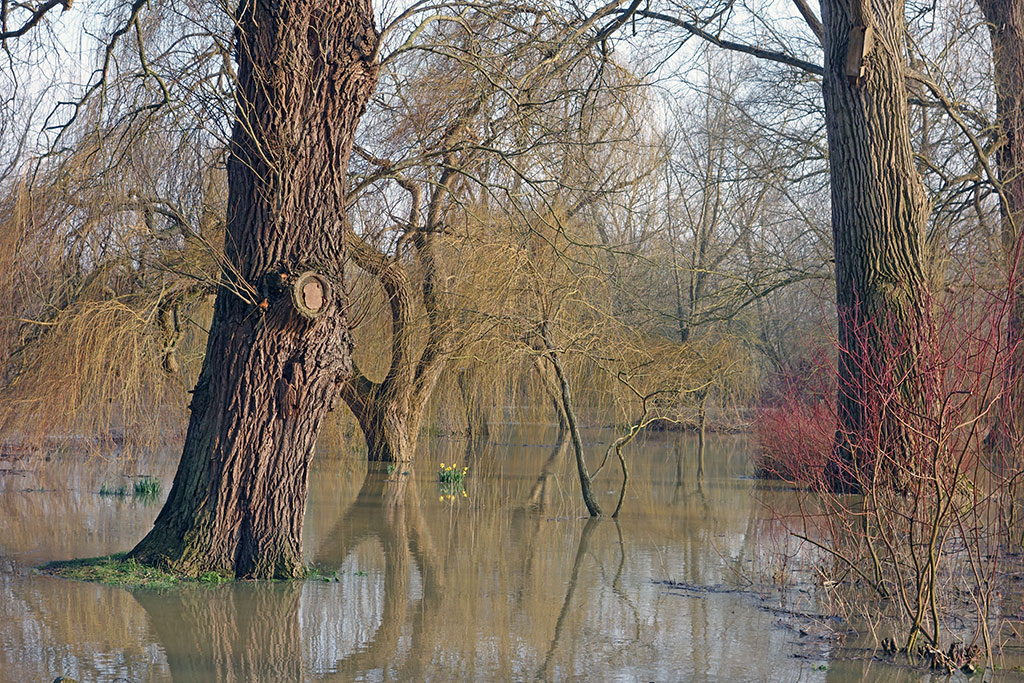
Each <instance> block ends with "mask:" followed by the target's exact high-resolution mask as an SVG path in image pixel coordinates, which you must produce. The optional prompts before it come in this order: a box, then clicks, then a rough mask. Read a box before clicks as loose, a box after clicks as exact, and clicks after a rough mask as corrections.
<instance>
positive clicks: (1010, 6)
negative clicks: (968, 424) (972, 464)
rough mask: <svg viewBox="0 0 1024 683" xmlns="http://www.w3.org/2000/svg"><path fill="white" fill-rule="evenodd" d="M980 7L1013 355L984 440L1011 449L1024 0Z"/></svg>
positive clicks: (1022, 329) (1021, 336) (1019, 301)
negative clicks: (988, 49) (988, 52)
mask: <svg viewBox="0 0 1024 683" xmlns="http://www.w3.org/2000/svg"><path fill="white" fill-rule="evenodd" d="M978 5H979V6H980V8H981V11H982V13H983V14H984V15H985V19H986V20H987V21H988V22H989V36H990V38H991V40H992V66H993V73H994V76H995V89H996V122H997V124H998V126H999V135H1000V143H999V147H998V148H997V151H996V168H997V171H998V174H999V182H1000V184H1001V185H1002V201H1001V202H1000V213H1001V218H1002V241H1003V248H1004V250H1005V253H1006V259H1007V266H1006V271H1007V276H1008V278H1009V282H1008V284H1009V291H1010V297H1011V301H1010V311H1009V314H1010V315H1009V319H1008V321H1007V343H1008V345H1009V349H1010V356H1009V358H1008V363H1007V368H1006V373H1005V375H1004V378H1003V386H1004V394H1003V398H1002V400H1001V402H1000V407H999V411H998V412H997V414H996V421H995V424H994V425H993V427H992V430H991V431H990V432H989V435H988V438H987V439H986V441H987V442H988V444H989V445H990V446H992V447H994V448H996V449H997V450H999V451H1008V450H1010V449H1011V448H1012V447H1013V446H1014V444H1016V443H1017V442H1018V441H1019V439H1020V437H1021V435H1022V428H1024V424H1022V418H1024V416H1022V415H1021V409H1022V407H1024V385H1022V383H1021V375H1022V373H1024V283H1022V282H1021V273H1020V271H1021V264H1020V257H1021V253H1020V246H1021V245H1020V224H1021V220H1024V167H1022V163H1024V1H1022V0H978Z"/></svg>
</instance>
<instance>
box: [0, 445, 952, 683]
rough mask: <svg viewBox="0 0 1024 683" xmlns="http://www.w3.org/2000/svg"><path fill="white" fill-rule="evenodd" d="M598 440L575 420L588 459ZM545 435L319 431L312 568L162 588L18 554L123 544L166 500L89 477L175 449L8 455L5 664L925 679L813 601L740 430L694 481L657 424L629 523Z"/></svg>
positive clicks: (325, 673) (100, 675)
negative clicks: (387, 442)
mask: <svg viewBox="0 0 1024 683" xmlns="http://www.w3.org/2000/svg"><path fill="white" fill-rule="evenodd" d="M607 438H608V434H602V433H600V432H594V433H591V434H590V435H589V440H590V442H591V448H592V452H593V453H594V454H595V457H596V455H597V454H600V453H603V450H604V449H603V448H601V447H600V446H598V445H597V444H598V443H599V442H600V441H602V440H606V439H607ZM553 440H554V439H553V437H552V435H551V433H550V431H547V430H543V429H534V430H526V429H524V430H518V431H514V432H512V433H511V434H510V435H506V438H505V439H504V443H500V444H492V445H489V446H487V447H486V448H485V449H483V450H481V451H480V452H477V453H474V452H471V451H470V450H469V449H468V448H467V445H466V442H464V441H458V440H445V439H434V440H431V441H430V443H428V444H426V446H425V448H424V450H423V452H422V453H421V455H420V458H419V461H418V463H417V466H416V471H415V473H411V474H410V475H408V476H405V477H398V478H399V479H400V480H401V481H400V482H399V483H394V482H389V481H386V480H387V479H388V478H389V477H388V475H387V473H386V472H367V469H366V465H365V464H364V463H362V462H360V459H359V458H358V457H355V456H352V455H346V454H342V453H339V452H332V450H331V449H329V448H325V449H323V452H322V453H321V454H320V455H319V456H318V458H317V460H316V463H315V467H314V468H313V473H312V476H311V482H310V484H311V495H310V504H309V509H308V511H307V518H306V527H305V539H304V547H305V552H306V556H307V559H308V561H309V562H310V563H311V564H312V565H313V566H315V567H316V569H317V574H316V577H317V578H315V579H311V580H308V581H304V582H294V583H238V584H231V585H222V586H204V585H190V586H187V587H184V588H179V589H174V590H165V591H157V590H138V589H135V590H127V589H122V588H117V587H109V586H99V585H92V584H87V583H78V582H73V581H68V580H63V579H58V578H54V577H50V576H45V575H41V574H38V573H34V572H33V571H31V568H32V567H34V566H36V565H38V564H41V563H43V562H46V561H50V560H59V559H70V558H74V557H88V556H97V555H104V554H108V553H112V552H118V551H123V550H127V549H129V548H130V547H131V546H132V545H133V544H134V543H135V542H136V541H137V540H138V539H140V538H141V537H142V536H143V535H144V533H145V532H146V531H147V530H148V528H149V525H150V524H151V522H152V520H153V518H154V517H155V515H156V513H157V510H158V509H159V503H156V504H150V505H145V504H143V503H142V502H139V501H136V500H134V499H133V498H132V497H131V496H130V495H129V496H127V497H125V498H116V497H109V496H100V495H99V493H98V492H99V491H100V489H101V487H103V485H104V484H108V485H109V484H120V483H125V482H127V483H128V485H129V489H130V482H131V480H130V479H125V478H124V477H123V475H125V474H128V475H142V474H148V475H154V476H157V477H159V478H160V479H161V480H162V482H163V484H164V495H166V488H167V487H168V486H169V483H170V480H171V477H172V475H173V470H174V466H175V460H176V457H177V451H173V450H172V451H169V452H168V453H166V454H163V455H161V456H152V457H150V458H148V459H144V460H142V461H140V462H137V463H134V464H132V465H130V466H126V465H124V464H123V463H118V462H117V461H115V460H111V461H105V460H102V459H98V458H93V459H90V460H88V461H82V460H81V459H73V458H59V457H55V458H54V459H53V460H52V461H50V462H47V463H39V464H38V465H32V466H29V465H24V467H25V469H24V470H19V469H17V468H18V467H19V465H18V464H17V463H14V464H11V463H6V464H5V466H6V467H7V468H8V469H6V470H5V471H3V473H2V474H0V519H2V525H3V526H2V529H3V532H2V537H0V681H3V682H7V681H11V682H15V681H17V682H21V681H46V682H49V681H52V680H53V679H54V678H55V677H58V676H65V677H70V678H73V679H76V680H78V681H82V682H84V681H132V682H137V681H176V682H179V683H180V682H185V681H203V682H208V681H229V682H230V681H239V682H241V681H321V680H331V681H427V680H434V681H448V680H465V681H523V680H545V681H546V680H552V681H561V680H593V681H846V680H864V679H868V680H907V681H910V680H914V681H917V680H921V676H922V674H920V673H915V672H912V671H906V670H900V669H896V668H893V667H890V666H887V665H886V664H885V663H883V662H882V661H878V660H872V658H871V657H870V655H868V656H864V652H863V651H858V650H857V648H856V643H855V642H851V641H850V640H849V639H847V640H845V641H844V638H846V636H847V632H848V631H849V629H848V628H847V627H846V625H844V624H843V623H841V621H838V620H834V619H828V618H826V617H821V616H819V615H818V607H817V606H816V605H815V604H814V599H813V596H814V595H815V592H814V591H813V576H812V573H811V572H809V571H808V570H807V566H808V560H809V558H808V557H806V554H805V550H801V549H799V548H795V547H790V544H791V540H790V537H789V536H788V534H787V533H786V532H784V531H782V530H780V529H779V527H778V526H777V525H776V524H775V523H774V522H773V521H772V519H773V518H774V514H773V513H777V512H778V511H779V510H780V509H784V508H785V506H786V505H787V500H788V498H787V496H789V495H791V494H790V493H788V492H786V491H781V490H780V491H772V490H770V489H765V488H764V487H763V486H762V485H760V484H758V483H757V482H756V481H754V480H753V479H751V478H750V477H749V472H750V469H751V468H750V463H749V453H748V447H747V443H746V440H745V438H744V437H741V436H716V437H713V438H711V439H709V444H708V448H707V453H706V466H705V468H704V469H705V475H704V478H703V481H701V482H698V480H697V477H696V471H697V463H696V440H695V439H693V438H691V437H689V436H685V435H683V436H680V435H667V434H666V435H661V434H658V435H652V436H651V437H650V438H648V439H646V441H644V442H643V443H640V444H638V445H637V446H636V447H635V448H633V449H632V450H631V451H630V453H629V456H628V457H629V462H630V467H631V471H630V482H631V488H630V492H629V494H628V496H627V498H626V503H625V506H624V509H623V512H622V514H621V518H620V519H619V520H612V519H601V520H595V521H590V520H587V519H585V518H582V517H581V514H582V513H583V512H585V511H584V509H583V507H582V504H581V503H580V501H579V492H578V483H577V481H576V480H575V478H574V477H575V472H574V465H573V463H572V461H571V458H570V454H569V453H568V452H567V451H566V450H564V448H559V447H557V446H553V445H551V444H550V442H551V441H553ZM441 462H445V463H457V464H458V465H460V466H462V465H467V466H468V467H469V474H468V477H467V481H466V487H465V490H466V495H465V496H463V495H461V492H460V493H459V495H456V496H454V498H452V497H449V496H447V495H445V494H446V491H444V490H441V489H440V488H439V485H438V483H437V481H436V477H437V467H438V464H439V463H441ZM618 477H619V475H618V472H617V470H616V466H615V465H613V464H612V463H609V465H608V467H607V468H606V471H604V472H602V473H601V475H600V477H599V478H598V479H597V481H596V484H597V489H598V491H600V492H601V493H602V501H601V502H602V504H603V505H605V506H606V508H607V509H609V510H611V509H613V508H614V503H615V500H616V499H617V495H618V485H619V478H618ZM391 478H392V479H394V478H395V477H394V476H392V477H391ZM780 558H785V559H780ZM766 577H768V579H767V580H766ZM779 586H785V587H787V588H788V590H786V591H781V590H779ZM841 645H842V646H843V647H844V648H845V649H839V648H840V646H841ZM936 680H939V679H938V677H937V678H936ZM943 680H948V679H943Z"/></svg>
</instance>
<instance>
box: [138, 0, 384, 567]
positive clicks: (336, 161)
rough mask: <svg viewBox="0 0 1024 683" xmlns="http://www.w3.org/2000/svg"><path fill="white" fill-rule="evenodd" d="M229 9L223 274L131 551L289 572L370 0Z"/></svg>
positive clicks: (328, 351)
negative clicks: (160, 503) (194, 379)
mask: <svg viewBox="0 0 1024 683" xmlns="http://www.w3.org/2000/svg"><path fill="white" fill-rule="evenodd" d="M236 22H237V23H236V25H237V29H236V41H237V51H238V85H237V95H236V99H237V103H238V104H237V109H236V122H235V127H234V132H233V135H232V140H231V156H230V158H229V161H228V223H227V235H226V238H225V256H226V264H227V265H226V266H225V269H224V279H225V282H224V283H223V284H222V286H221V287H220V290H219V291H218V293H217V301H216V305H215V308H214V318H213V323H212V325H211V327H210V336H209V341H208V343H207V349H206V358H205V360H204V361H203V369H202V372H201V373H200V377H199V381H198V383H197V384H196V388H195V390H194V395H193V399H192V405H191V410H192V415H191V419H190V421H189V427H188V434H187V437H186V440H185V446H184V450H183V453H182V457H181V462H180V464H179V466H178V472H177V474H176V476H175V478H174V485H173V487H172V489H171V492H170V495H169V497H168V499H167V503H166V504H165V506H164V508H163V510H161V512H160V515H159V516H158V517H157V519H156V522H155V524H154V526H153V529H152V531H150V533H149V534H148V535H147V536H146V537H145V538H144V539H143V540H142V541H141V542H140V543H139V544H138V546H136V547H135V549H134V550H133V551H132V555H133V556H134V557H136V558H137V559H139V560H140V561H142V562H145V563H150V564H156V565H159V566H163V567H166V568H168V569H170V570H172V571H175V572H178V573H181V574H185V575H193V576H194V575H197V574H201V573H203V572H206V571H219V572H224V573H227V574H231V575H236V576H239V577H291V576H296V575H298V574H300V573H301V572H302V569H303V565H302V550H301V530H302V520H303V514H304V512H305V506H306V494H307V472H308V468H309V463H310V460H311V458H312V455H313V447H314V443H315V441H316V437H317V434H318V432H319V430H320V426H321V423H322V421H323V418H324V416H325V415H326V413H327V411H328V409H329V407H330V406H331V403H332V401H333V400H334V398H335V396H336V393H337V391H338V387H339V385H340V383H341V382H343V381H344V380H346V379H347V377H348V376H349V374H350V372H351V342H350V337H349V327H348V321H347V319H346V317H345V312H344V311H345V303H346V302H345V297H344V288H343V287H342V283H341V277H342V266H341V264H342V260H343V256H344V248H343V246H342V245H343V241H342V236H343V230H342V227H343V220H344V209H345V173H346V169H347V167H348V158H349V152H350V151H351V148H352V142H353V137H354V134H355V129H356V125H357V123H358V121H359V117H360V116H361V115H362V112H363V110H364V109H365V106H366V102H367V100H368V99H369V97H370V94H371V93H372V91H373V88H374V86H375V84H376V80H377V74H378V66H377V63H376V46H377V40H378V34H377V32H376V29H375V27H374V20H373V11H372V7H371V4H370V3H369V2H368V1H367V0H282V2H278V3H255V2H249V1H248V0H242V2H241V3H240V5H239V7H238V14H237V17H236ZM306 271H311V272H313V273H315V275H313V276H307V277H306V278H305V279H301V278H297V276H298V275H299V274H300V273H303V272H306Z"/></svg>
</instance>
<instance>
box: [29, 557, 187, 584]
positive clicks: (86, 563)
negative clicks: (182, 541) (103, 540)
mask: <svg viewBox="0 0 1024 683" xmlns="http://www.w3.org/2000/svg"><path fill="white" fill-rule="evenodd" d="M39 571H40V572H42V573H43V574H50V575H52V576H60V577H63V578H65V579H74V580H76V581H93V582H95V583H102V584H106V585H108V586H125V587H129V588H172V587H174V586H177V585H178V584H180V583H182V582H183V581H188V579H182V578H180V577H177V576H175V575H174V574H169V573H167V572H165V571H161V570H159V569H156V568H155V567H150V566H147V565H144V564H140V563H139V562H136V561H135V559H134V558H131V557H126V554H125V553H119V554H117V555H105V556H103V557H87V558H84V559H80V560H65V561H62V562H50V563H49V564H45V565H43V566H42V567H39Z"/></svg>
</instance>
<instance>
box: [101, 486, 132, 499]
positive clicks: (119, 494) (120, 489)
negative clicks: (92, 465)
mask: <svg viewBox="0 0 1024 683" xmlns="http://www.w3.org/2000/svg"><path fill="white" fill-rule="evenodd" d="M100 495H101V496H113V497H115V498H124V497H125V496H127V495H128V487H127V486H123V485H122V486H117V487H115V486H114V485H113V484H108V483H107V482H103V484H102V485H101V486H100Z"/></svg>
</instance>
